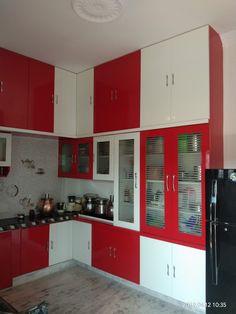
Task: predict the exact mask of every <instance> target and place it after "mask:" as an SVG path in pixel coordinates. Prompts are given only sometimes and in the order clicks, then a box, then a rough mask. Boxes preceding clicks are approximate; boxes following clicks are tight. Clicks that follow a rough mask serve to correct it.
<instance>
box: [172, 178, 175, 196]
mask: <svg viewBox="0 0 236 314" xmlns="http://www.w3.org/2000/svg"><path fill="white" fill-rule="evenodd" d="M172 190H173V192H175V175H174V174H173V176H172Z"/></svg>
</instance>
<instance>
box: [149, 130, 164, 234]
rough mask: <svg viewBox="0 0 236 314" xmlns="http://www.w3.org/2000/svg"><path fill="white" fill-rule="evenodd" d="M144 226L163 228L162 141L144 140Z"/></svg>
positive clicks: (159, 137)
mask: <svg viewBox="0 0 236 314" xmlns="http://www.w3.org/2000/svg"><path fill="white" fill-rule="evenodd" d="M145 167H146V169H145V172H146V204H145V205H146V217H145V218H146V225H147V226H154V227H158V228H164V227H165V210H164V208H165V204H164V202H165V198H164V139H163V137H161V136H155V137H148V138H147V139H146V165H145Z"/></svg>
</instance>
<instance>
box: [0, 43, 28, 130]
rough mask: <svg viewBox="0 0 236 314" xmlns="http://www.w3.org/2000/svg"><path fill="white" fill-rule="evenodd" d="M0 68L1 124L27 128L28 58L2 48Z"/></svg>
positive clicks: (0, 51) (0, 50) (0, 49)
mask: <svg viewBox="0 0 236 314" xmlns="http://www.w3.org/2000/svg"><path fill="white" fill-rule="evenodd" d="M0 69H1V71H0V125H1V126H4V127H12V128H22V129H26V128H27V110H28V108H27V106H28V58H26V57H24V56H22V55H19V54H17V53H14V52H11V51H8V50H5V49H2V48H0ZM13 113H14V114H13Z"/></svg>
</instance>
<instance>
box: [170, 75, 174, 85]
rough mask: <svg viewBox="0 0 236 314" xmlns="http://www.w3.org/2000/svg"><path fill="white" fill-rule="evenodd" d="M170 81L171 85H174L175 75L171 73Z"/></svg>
mask: <svg viewBox="0 0 236 314" xmlns="http://www.w3.org/2000/svg"><path fill="white" fill-rule="evenodd" d="M171 81H172V85H174V84H175V74H174V73H172V75H171Z"/></svg>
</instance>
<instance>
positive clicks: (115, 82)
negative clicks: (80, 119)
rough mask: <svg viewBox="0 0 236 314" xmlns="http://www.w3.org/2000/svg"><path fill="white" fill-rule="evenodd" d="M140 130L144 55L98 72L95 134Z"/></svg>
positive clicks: (133, 55)
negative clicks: (141, 65)
mask: <svg viewBox="0 0 236 314" xmlns="http://www.w3.org/2000/svg"><path fill="white" fill-rule="evenodd" d="M139 126H140V51H136V52H133V53H130V54H128V55H125V56H123V57H120V58H118V59H115V60H112V61H110V62H107V63H104V64H102V65H99V66H97V67H95V69H94V132H95V133H96V132H105V131H114V130H122V129H130V128H138V127H139Z"/></svg>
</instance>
